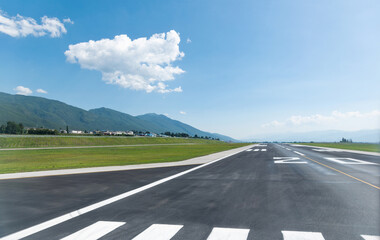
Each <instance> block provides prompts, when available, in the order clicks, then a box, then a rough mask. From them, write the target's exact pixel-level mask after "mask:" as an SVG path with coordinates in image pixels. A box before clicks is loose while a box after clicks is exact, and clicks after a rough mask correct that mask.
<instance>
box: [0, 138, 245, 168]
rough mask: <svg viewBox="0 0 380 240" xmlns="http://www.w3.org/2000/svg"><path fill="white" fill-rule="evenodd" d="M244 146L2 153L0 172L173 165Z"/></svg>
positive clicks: (228, 144) (186, 146) (177, 146)
mask: <svg viewBox="0 0 380 240" xmlns="http://www.w3.org/2000/svg"><path fill="white" fill-rule="evenodd" d="M245 145H248V144H246V143H223V142H216V141H214V142H213V143H208V144H194V145H170V146H169V145H168V146H163V145H161V146H138V147H114V148H113V147H110V148H85V149H49V150H40V149H39V150H32V151H24V150H15V151H0V173H15V172H29V171H40V170H54V169H69V168H83V167H100V166H119V165H130V164H142V163H159V162H173V161H180V160H186V159H189V158H194V157H198V156H204V155H207V154H211V153H216V152H220V151H224V150H229V149H233V148H237V147H242V146H245Z"/></svg>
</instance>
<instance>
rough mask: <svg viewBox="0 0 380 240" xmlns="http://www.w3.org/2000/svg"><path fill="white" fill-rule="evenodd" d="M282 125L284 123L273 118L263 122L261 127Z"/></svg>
mask: <svg viewBox="0 0 380 240" xmlns="http://www.w3.org/2000/svg"><path fill="white" fill-rule="evenodd" d="M282 125H284V123H282V122H279V121H276V120H274V121H272V122H269V123H265V124H263V125H261V127H263V128H268V127H279V126H282Z"/></svg>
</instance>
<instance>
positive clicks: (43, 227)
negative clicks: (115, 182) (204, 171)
mask: <svg viewBox="0 0 380 240" xmlns="http://www.w3.org/2000/svg"><path fill="white" fill-rule="evenodd" d="M245 150H246V149H244V150H240V151H238V152H236V153H232V154H229V155H227V156H224V157H221V158H218V159H215V160H213V161H211V162H208V163H205V164H202V165H200V166H197V167H194V168H191V169H188V170H186V171H183V172H180V173H177V174H174V175H172V176H169V177H166V178H163V179H160V180H157V181H155V182H152V183H149V184H147V185H144V186H142V187H139V188H136V189H133V190H130V191H128V192H125V193H122V194H119V195H116V196H114V197H111V198H108V199H106V200H103V201H100V202H97V203H94V204H91V205H89V206H87V207H83V208H80V209H77V210H75V211H72V212H70V213H67V214H64V215H62V216H59V217H56V218H53V219H50V220H48V221H45V222H42V223H40V224H37V225H34V226H31V227H29V228H26V229H24V230H20V231H18V232H15V233H12V234H10V235H7V236H4V237H2V238H1V240H17V239H21V238H25V237H27V236H30V235H32V234H35V233H37V232H40V231H43V230H46V229H48V228H50V227H53V226H55V225H58V224H60V223H63V222H66V221H68V220H70V219H73V218H76V217H78V216H80V215H83V214H85V213H88V212H91V211H93V210H95V209H98V208H101V207H104V206H106V205H109V204H111V203H114V202H116V201H119V200H121V199H124V198H127V197H129V196H132V195H135V194H137V193H140V192H142V191H144V190H147V189H150V188H153V187H155V186H157V185H160V184H162V183H165V182H168V181H170V180H172V179H175V178H178V177H180V176H183V175H185V174H188V173H190V172H193V171H195V170H198V169H200V168H203V167H206V166H208V165H211V164H213V163H216V162H219V161H221V160H223V159H226V158H229V157H231V156H233V155H236V154H238V153H241V152H243V151H245Z"/></svg>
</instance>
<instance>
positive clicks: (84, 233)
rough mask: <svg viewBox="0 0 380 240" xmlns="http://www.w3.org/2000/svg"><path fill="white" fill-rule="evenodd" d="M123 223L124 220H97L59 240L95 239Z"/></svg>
mask: <svg viewBox="0 0 380 240" xmlns="http://www.w3.org/2000/svg"><path fill="white" fill-rule="evenodd" d="M124 224H125V222H107V221H99V222H96V223H94V224H92V225H90V226H88V227H85V228H83V229H82V230H79V231H78V232H75V233H73V234H71V235H69V236H67V237H65V238H62V239H61V240H82V239H83V240H96V239H99V238H101V237H103V236H104V235H106V234H107V233H109V232H112V231H113V230H115V229H116V228H118V227H120V226H122V225H124Z"/></svg>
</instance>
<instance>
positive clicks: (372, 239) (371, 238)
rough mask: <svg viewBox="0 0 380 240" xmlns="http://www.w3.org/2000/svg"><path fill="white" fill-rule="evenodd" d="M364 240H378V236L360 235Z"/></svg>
mask: <svg viewBox="0 0 380 240" xmlns="http://www.w3.org/2000/svg"><path fill="white" fill-rule="evenodd" d="M361 237H362V238H364V239H365V240H380V236H370V235H361Z"/></svg>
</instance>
